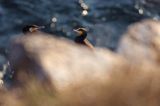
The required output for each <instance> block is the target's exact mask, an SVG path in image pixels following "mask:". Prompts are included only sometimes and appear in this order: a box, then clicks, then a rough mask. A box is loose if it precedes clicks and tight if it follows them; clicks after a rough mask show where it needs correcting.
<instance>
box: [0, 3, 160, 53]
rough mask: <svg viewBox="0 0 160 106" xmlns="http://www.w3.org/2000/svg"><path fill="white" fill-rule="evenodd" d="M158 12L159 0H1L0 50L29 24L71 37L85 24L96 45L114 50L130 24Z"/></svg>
mask: <svg viewBox="0 0 160 106" xmlns="http://www.w3.org/2000/svg"><path fill="white" fill-rule="evenodd" d="M84 10H86V11H87V12H88V14H86V15H82V12H83V11H84ZM86 11H84V12H86ZM159 14H160V0H0V25H1V26H0V53H1V54H3V53H4V50H5V48H6V47H7V46H8V44H9V39H10V38H11V36H14V35H16V34H19V33H22V32H21V29H22V27H23V26H24V25H26V24H37V25H45V26H46V29H45V30H43V31H45V32H47V33H52V34H56V35H58V36H62V37H66V38H69V39H73V38H74V33H73V31H72V30H73V29H74V28H77V27H86V28H88V29H89V36H88V39H89V40H90V41H91V42H92V43H93V44H94V45H95V46H101V47H107V48H109V49H112V50H114V49H115V48H116V47H117V45H118V42H119V40H120V38H121V35H122V34H123V33H124V32H125V31H126V28H127V26H128V25H130V24H132V23H135V22H137V21H140V20H142V19H146V18H151V19H155V20H158V19H159Z"/></svg>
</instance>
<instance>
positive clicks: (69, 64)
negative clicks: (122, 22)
mask: <svg viewBox="0 0 160 106" xmlns="http://www.w3.org/2000/svg"><path fill="white" fill-rule="evenodd" d="M159 28H160V24H159V22H155V21H144V22H142V23H138V24H135V25H133V26H131V27H130V29H129V31H128V32H127V34H125V35H124V38H123V39H122V41H121V43H120V46H119V49H118V53H119V54H118V53H117V54H116V53H113V52H110V51H109V50H106V49H100V48H95V50H90V49H88V48H86V47H83V46H79V45H77V44H75V43H73V42H71V41H68V40H65V39H57V38H53V37H51V36H50V35H46V34H37V35H36V34H35V35H33V36H32V35H31V36H23V37H18V38H16V39H15V40H14V41H13V43H12V46H11V52H10V63H11V66H12V68H13V70H14V75H13V76H14V77H13V81H14V83H13V89H14V90H13V92H12V93H13V97H12V98H13V100H14V101H17V102H18V103H19V104H21V105H19V104H18V105H19V106H159V105H160V101H159V100H160V68H159V66H158V65H159V60H158V59H159V53H158V52H159V46H158V45H159V43H158V42H159V41H158V40H159V39H158V37H159V33H160V31H159V30H158V29H159ZM15 95H16V96H15ZM9 97H10V96H9ZM6 98H7V96H6ZM10 98H11V97H10ZM0 100H1V99H0ZM9 100H10V99H9ZM11 100H12V99H11ZM13 100H12V101H13ZM17 102H16V103H17ZM0 103H1V104H3V105H4V104H6V103H5V101H0ZM7 105H8V106H11V105H12V104H11V105H10V104H7ZM18 105H17V106H18Z"/></svg>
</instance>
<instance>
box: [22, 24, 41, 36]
mask: <svg viewBox="0 0 160 106" xmlns="http://www.w3.org/2000/svg"><path fill="white" fill-rule="evenodd" d="M42 28H44V26H37V25H26V26H25V27H24V28H23V29H22V31H23V33H24V34H26V33H32V32H36V31H38V30H39V29H42Z"/></svg>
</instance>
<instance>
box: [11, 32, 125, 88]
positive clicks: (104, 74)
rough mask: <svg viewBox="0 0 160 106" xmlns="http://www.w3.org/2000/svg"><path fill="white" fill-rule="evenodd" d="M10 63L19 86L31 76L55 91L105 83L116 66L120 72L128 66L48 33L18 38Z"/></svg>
mask: <svg viewBox="0 0 160 106" xmlns="http://www.w3.org/2000/svg"><path fill="white" fill-rule="evenodd" d="M10 62H11V64H12V66H13V69H14V70H15V77H14V81H15V82H16V83H18V82H19V83H21V84H22V83H23V84H24V82H23V81H24V78H25V75H26V74H29V75H30V74H31V75H33V76H34V77H36V78H37V79H38V80H41V81H43V82H44V83H47V82H49V83H52V84H53V85H54V87H56V90H63V89H66V87H68V86H75V85H76V86H77V84H79V83H81V82H84V81H85V82H88V83H90V82H98V83H103V82H104V81H106V80H107V79H108V78H109V77H110V76H109V73H110V72H111V71H112V70H113V69H114V67H117V69H114V70H115V71H116V70H117V71H118V70H120V69H121V67H124V66H123V65H125V62H124V59H122V58H121V57H120V56H118V55H116V54H114V53H112V52H110V51H108V50H104V49H95V50H90V49H89V48H86V47H83V46H79V45H77V44H75V43H74V42H71V41H67V40H64V39H56V38H53V37H52V36H50V35H47V34H37V35H33V36H32V35H31V36H23V37H19V38H17V39H16V40H15V41H14V43H13V44H12V47H11V57H10ZM22 70H23V72H24V73H23V72H22ZM19 74H20V75H19ZM24 74H25V75H24ZM22 76H23V77H22ZM26 77H27V76H26ZM27 81H28V78H27Z"/></svg>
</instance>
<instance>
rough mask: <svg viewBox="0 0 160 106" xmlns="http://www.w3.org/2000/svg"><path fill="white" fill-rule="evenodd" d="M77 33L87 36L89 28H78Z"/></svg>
mask: <svg viewBox="0 0 160 106" xmlns="http://www.w3.org/2000/svg"><path fill="white" fill-rule="evenodd" d="M74 31H75V32H76V33H78V35H79V36H87V29H85V28H78V29H75V30H74Z"/></svg>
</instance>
